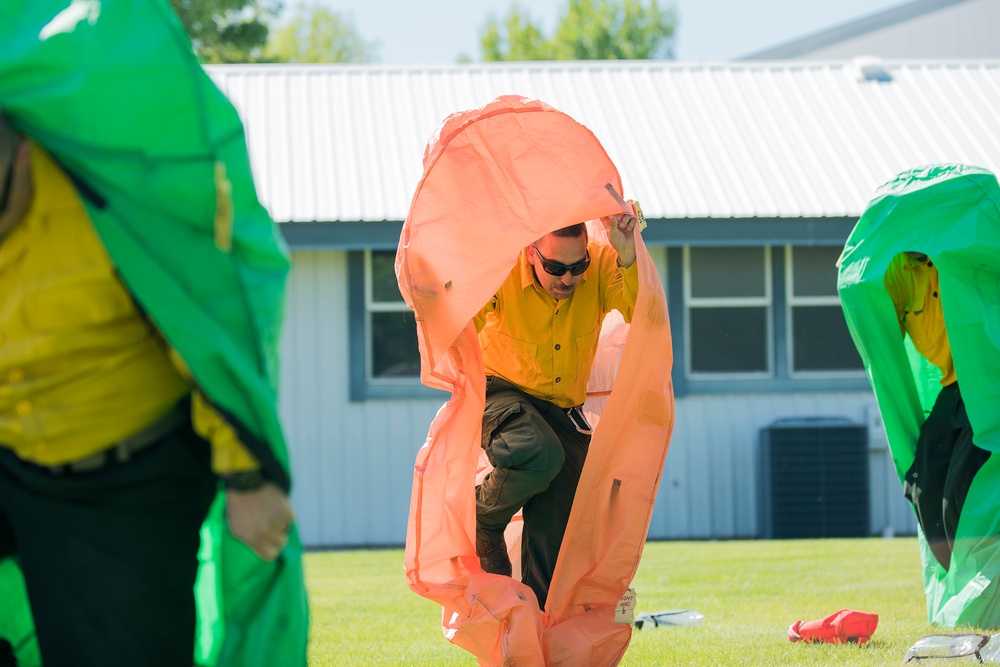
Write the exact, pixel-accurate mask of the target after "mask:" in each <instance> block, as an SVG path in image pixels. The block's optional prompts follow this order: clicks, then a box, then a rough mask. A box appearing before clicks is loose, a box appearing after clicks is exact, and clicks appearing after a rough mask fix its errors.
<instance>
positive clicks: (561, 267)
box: [531, 245, 590, 278]
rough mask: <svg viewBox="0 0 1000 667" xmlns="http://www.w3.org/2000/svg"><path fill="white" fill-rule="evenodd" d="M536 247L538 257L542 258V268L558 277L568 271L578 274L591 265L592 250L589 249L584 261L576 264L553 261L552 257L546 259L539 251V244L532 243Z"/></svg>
mask: <svg viewBox="0 0 1000 667" xmlns="http://www.w3.org/2000/svg"><path fill="white" fill-rule="evenodd" d="M531 247H532V248H534V249H535V253H536V254H537V255H538V259H540V260H542V268H543V269H545V273H547V274H549V275H550V276H556V277H557V278H558V277H559V276H561V275H563V274H564V273H566V272H567V271H569V275H571V276H578V275H580V274H581V273H583V272H584V271H586V270H587V267H588V266H590V251H589V250H588V251H587V256H586V257H584V258H583V261H582V262H577V263H576V264H563V263H561V262H553V261H552V260H551V259H545V256H544V255H543V254H542V253H540V252H538V246H536V245H532V246H531Z"/></svg>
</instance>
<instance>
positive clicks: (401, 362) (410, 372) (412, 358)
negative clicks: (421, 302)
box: [365, 250, 420, 382]
mask: <svg viewBox="0 0 1000 667" xmlns="http://www.w3.org/2000/svg"><path fill="white" fill-rule="evenodd" d="M395 262H396V253H395V252H392V251H389V250H369V251H366V252H365V316H366V318H367V322H366V324H367V329H368V334H369V339H370V341H371V344H370V345H368V354H367V359H366V366H367V369H366V370H367V373H366V376H367V378H366V379H368V380H369V381H371V382H380V381H383V380H387V379H394V378H407V377H409V378H417V377H420V351H419V350H418V349H417V323H416V320H415V319H414V316H413V311H412V310H410V308H409V307H408V306H407V305H406V303H405V302H404V301H403V295H402V294H400V293H399V285H398V283H397V282H396V270H395Z"/></svg>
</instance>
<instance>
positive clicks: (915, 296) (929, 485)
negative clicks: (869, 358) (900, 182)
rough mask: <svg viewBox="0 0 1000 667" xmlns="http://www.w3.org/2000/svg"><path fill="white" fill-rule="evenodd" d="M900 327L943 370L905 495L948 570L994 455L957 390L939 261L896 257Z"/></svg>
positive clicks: (888, 282)
mask: <svg viewBox="0 0 1000 667" xmlns="http://www.w3.org/2000/svg"><path fill="white" fill-rule="evenodd" d="M885 288H886V291H887V292H889V296H890V297H892V301H893V304H894V305H895V307H896V315H897V318H898V319H899V328H900V331H901V332H902V333H903V334H904V335H908V336H909V337H910V340H911V341H912V343H913V346H914V347H915V348H916V350H917V352H919V353H920V354H921V355H922V356H923V357H924V358H925V359H927V360H928V361H929V362H931V363H932V364H934V365H935V366H937V368H938V369H939V370H940V371H941V385H942V387H941V391H940V393H939V394H938V397H937V399H936V400H935V401H934V407H933V408H932V409H931V412H930V414H929V415H928V416H927V419H926V420H924V423H923V424H922V425H921V427H920V435H919V437H918V439H917V447H916V452H915V458H914V461H913V465H912V466H910V469H909V470H908V471H907V472H906V475H905V478H904V482H903V491H904V494H905V495H906V497H907V498H908V499H909V500H910V502H912V503H913V507H914V510H915V511H916V514H917V519H918V521H919V522H920V526H921V528H922V529H923V531H924V535H925V537H926V538H927V544H928V546H929V547H930V549H931V552H932V553H933V554H934V557H935V558H936V559H937V560H938V562H939V563H940V564H941V566H942V567H944V568H945V569H948V567H949V565H950V563H951V552H952V549H953V547H954V543H955V532H956V530H957V527H958V521H959V516H960V514H961V511H962V505H963V504H964V503H965V497H966V495H967V494H968V491H969V486H970V485H971V484H972V480H973V478H974V477H975V476H976V473H977V472H979V469H980V468H982V466H983V464H984V463H986V461H987V459H989V457H990V453H989V452H988V451H986V450H984V449H981V448H979V447H977V446H976V445H975V444H974V442H973V439H974V435H973V432H972V425H971V424H970V423H969V416H968V414H966V411H965V403H964V402H963V401H962V394H961V392H960V391H959V387H958V377H957V376H956V374H955V364H954V361H953V360H952V356H951V345H950V344H949V342H948V332H947V330H946V329H945V323H944V310H943V308H942V305H941V293H940V288H939V283H938V271H937V267H936V266H934V262H933V261H932V260H931V259H930V258H929V257H928V256H927V255H925V254H923V253H920V252H905V253H901V254H899V255H897V256H896V257H895V258H894V259H893V261H892V263H890V265H889V268H888V269H887V270H886V273H885Z"/></svg>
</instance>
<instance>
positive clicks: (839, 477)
mask: <svg viewBox="0 0 1000 667" xmlns="http://www.w3.org/2000/svg"><path fill="white" fill-rule="evenodd" d="M758 461H759V475H758V479H759V480H760V503H759V505H758V506H759V508H760V517H759V518H760V536H761V537H762V538H765V539H783V538H815V537H867V536H868V535H869V534H870V526H869V523H870V515H869V502H870V501H869V490H868V427H867V426H866V425H864V424H855V423H852V422H851V421H849V420H848V419H845V418H841V417H812V418H794V419H780V420H778V421H776V422H774V423H772V424H771V425H770V426H767V427H766V428H763V429H761V431H760V456H759V457H758Z"/></svg>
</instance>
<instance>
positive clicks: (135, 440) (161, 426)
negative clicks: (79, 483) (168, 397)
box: [43, 399, 191, 475]
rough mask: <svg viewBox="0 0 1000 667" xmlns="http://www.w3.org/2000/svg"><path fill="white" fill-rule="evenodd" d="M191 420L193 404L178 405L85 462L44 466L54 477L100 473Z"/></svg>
mask: <svg viewBox="0 0 1000 667" xmlns="http://www.w3.org/2000/svg"><path fill="white" fill-rule="evenodd" d="M190 418H191V401H190V400H187V399H184V400H182V401H180V402H178V403H177V405H175V406H174V407H173V408H171V410H170V412H168V413H167V414H165V415H164V416H163V417H160V418H159V419H158V420H156V421H155V422H153V423H152V424H150V425H149V426H147V427H146V428H144V429H142V430H141V431H139V432H138V433H136V434H134V435H131V436H129V437H127V438H124V439H122V440H119V441H118V442H116V443H115V444H113V445H111V446H110V447H108V448H106V449H102V450H101V451H99V452H97V453H96V454H92V455H91V456H88V457H86V458H82V459H78V460H76V461H70V462H69V463H63V464H61V465H56V466H43V467H44V468H45V469H46V470H48V471H49V472H51V473H52V474H54V475H64V474H67V473H81V472H91V471H93V470H99V469H101V468H103V467H105V466H108V465H111V464H114V463H124V462H126V461H128V460H129V459H131V458H132V457H133V456H135V455H136V454H137V453H139V452H140V451H142V450H143V449H145V448H147V447H149V446H150V445H152V444H155V443H156V442H158V441H160V440H162V439H163V438H164V437H165V436H168V435H170V434H171V433H173V432H174V431H176V430H177V429H178V428H180V427H181V426H183V425H184V424H186V423H188V421H189V420H190Z"/></svg>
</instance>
